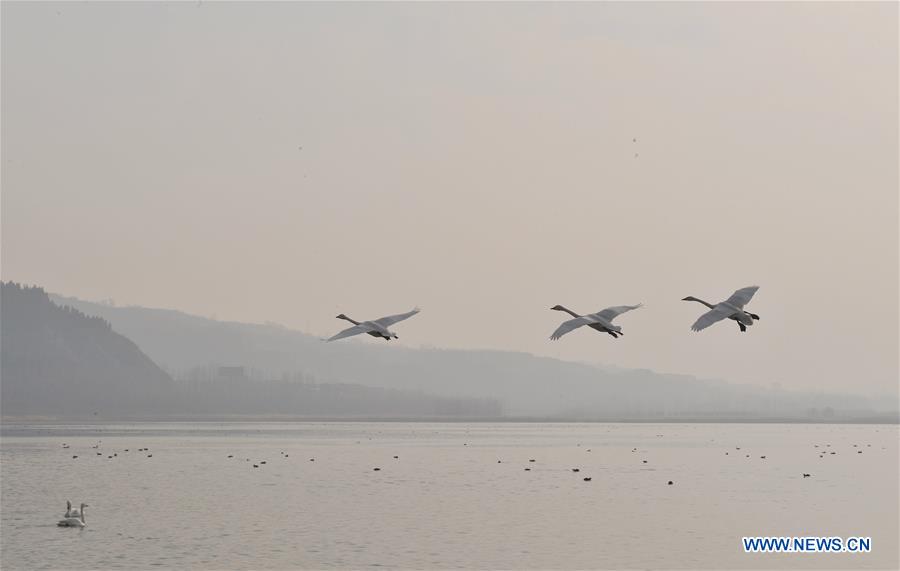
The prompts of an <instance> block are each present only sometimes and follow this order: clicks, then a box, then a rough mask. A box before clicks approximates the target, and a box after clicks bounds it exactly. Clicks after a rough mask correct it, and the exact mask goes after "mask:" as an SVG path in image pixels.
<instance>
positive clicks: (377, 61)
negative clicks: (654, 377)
mask: <svg viewBox="0 0 900 571" xmlns="http://www.w3.org/2000/svg"><path fill="white" fill-rule="evenodd" d="M897 17H898V5H897V4H896V3H791V4H787V3H766V4H753V5H750V4H733V3H716V4H688V3H667V4H651V3H632V4H618V3H605V4H586V3H580V4H506V3H504V4H496V3H495V4H453V5H450V4H408V3H402V4H401V3H392V4H351V3H340V4H337V3H332V4H314V3H303V4H289V3H274V4H258V3H230V4H211V3H206V2H204V3H202V4H198V3H177V4H175V3H169V4H163V3H145V4H133V3H78V4H76V3H63V4H51V3H28V4H19V3H10V2H3V4H2V156H3V165H2V167H3V168H2V274H3V279H7V280H8V279H12V280H16V281H23V282H28V283H37V284H39V285H42V286H44V287H45V288H47V289H49V290H51V291H55V292H59V293H63V294H66V295H75V296H78V297H82V298H85V299H102V298H114V299H115V300H116V301H117V303H119V304H139V305H145V306H153V307H170V308H176V309H181V310H184V311H187V312H191V313H197V314H201V315H206V316H211V315H215V316H216V317H218V318H219V319H229V320H240V321H266V320H271V321H277V322H280V323H283V324H285V325H288V326H290V327H295V328H299V329H303V330H307V331H310V332H312V333H315V334H318V335H322V336H326V335H331V334H333V333H335V332H336V331H338V330H339V329H341V327H342V323H343V322H340V321H337V320H335V319H334V316H335V315H336V314H337V313H338V312H346V313H347V314H349V315H350V316H351V317H355V318H358V319H369V318H375V317H380V316H382V315H386V314H391V313H397V312H400V311H406V310H408V309H409V308H411V307H412V306H413V305H416V304H418V305H420V306H421V307H422V308H423V311H422V313H421V314H420V315H418V316H416V317H414V318H412V319H410V320H409V321H406V322H404V323H402V324H400V325H398V326H397V327H396V330H397V332H398V333H399V335H400V342H401V343H405V344H408V345H412V346H418V345H428V346H438V347H460V348H497V349H511V350H521V351H528V352H533V353H537V354H543V355H550V356H555V357H560V358H565V359H575V360H582V361H590V362H600V363H607V364H614V365H619V366H623V367H637V368H649V369H654V370H658V371H666V372H682V373H689V374H696V375H700V376H709V377H720V378H726V379H730V380H734V381H742V382H752V383H756V384H761V385H769V384H771V383H775V382H779V383H781V386H782V387H784V388H798V389H800V388H802V389H811V388H822V389H825V390H849V391H853V392H862V393H877V392H896V387H897V382H898V315H900V311H898V113H897V101H898V71H897V66H898V56H897V54H898V41H897ZM634 138H636V139H637V142H633V139H634ZM300 147H302V149H301V148H300ZM636 153H637V154H638V155H639V156H637V157H635V154H636ZM754 284H755V285H759V286H761V289H760V290H759V292H758V293H757V295H756V297H755V298H754V300H753V301H752V303H751V305H750V306H749V308H750V309H751V310H752V311H754V312H756V313H759V314H760V316H761V318H762V319H761V320H760V321H759V322H758V323H757V324H756V325H755V326H754V327H753V328H752V329H751V330H750V331H749V332H748V333H747V334H740V332H739V331H738V329H737V327H736V325H735V324H733V323H730V322H729V323H720V324H717V325H716V326H714V327H712V328H710V329H708V330H706V331H703V332H702V333H699V334H695V333H692V332H691V331H690V330H689V327H690V325H691V323H693V321H694V320H695V319H696V318H697V317H698V316H699V315H700V314H701V313H702V312H703V311H704V310H705V309H704V308H703V307H702V306H700V305H698V304H695V303H687V302H682V301H679V300H680V298H682V297H684V296H686V295H695V296H697V297H701V298H704V299H707V300H708V301H712V302H716V301H720V300H722V299H724V298H726V297H727V296H728V295H730V294H731V292H732V291H734V290H735V289H737V288H739V287H743V286H747V285H754ZM638 302H643V303H645V304H646V307H645V308H642V309H640V310H637V311H634V312H631V313H628V314H626V315H623V316H622V317H621V318H620V319H619V321H618V323H619V324H620V325H622V326H623V328H624V331H625V333H626V334H625V336H624V337H623V338H620V339H618V340H614V339H612V338H611V337H609V336H606V335H600V334H597V333H595V332H593V331H588V330H580V331H576V332H574V333H571V334H569V335H568V336H566V337H564V338H563V339H562V340H560V341H558V342H551V341H549V340H548V339H547V338H548V337H549V335H550V333H551V332H552V331H553V330H554V329H555V328H556V326H557V325H558V324H559V323H560V322H561V321H562V320H563V318H564V317H565V316H564V315H563V314H561V313H558V312H554V311H549V309H548V308H549V307H551V306H552V305H554V304H558V303H559V304H563V305H566V306H568V307H570V308H572V309H574V310H575V311H579V312H582V313H587V312H592V311H597V310H599V309H602V308H604V307H607V306H609V305H620V304H633V303H638ZM364 342H369V341H364ZM371 342H379V340H372V341H371Z"/></svg>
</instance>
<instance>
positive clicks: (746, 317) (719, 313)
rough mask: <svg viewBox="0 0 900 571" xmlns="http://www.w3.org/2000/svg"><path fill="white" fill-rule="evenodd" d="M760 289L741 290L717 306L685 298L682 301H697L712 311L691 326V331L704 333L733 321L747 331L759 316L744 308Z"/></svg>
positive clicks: (754, 287) (692, 298)
mask: <svg viewBox="0 0 900 571" xmlns="http://www.w3.org/2000/svg"><path fill="white" fill-rule="evenodd" d="M758 289H759V286H749V287H745V288H741V289H739V290H737V291H736V292H734V293H733V294H731V297H729V298H728V299H726V300H725V301H723V302H721V303H717V304H716V305H712V304H710V303H707V302H705V301H703V300H702V299H698V298H696V297H693V296H688V297H685V298H683V299H682V300H681V301H696V302H698V303H702V304H703V305H705V306H706V307H708V308H709V309H710V310H709V311H707V312H706V313H704V314H703V315H701V316H700V319H698V320H697V321H695V322H694V324H693V325H691V330H692V331H702V330H704V329H706V328H707V327H709V326H710V325H712V324H713V323H715V322H717V321H721V320H723V319H733V320H735V321H737V324H738V327H740V328H741V331H746V330H747V327H748V326H750V325H753V320H759V316H758V315H756V314H755V313H750V312H748V311H744V306H745V305H747V304H748V303H750V300H751V299H752V298H753V294H755V293H756V290H758Z"/></svg>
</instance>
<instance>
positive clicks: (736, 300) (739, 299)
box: [725, 286, 759, 309]
mask: <svg viewBox="0 0 900 571" xmlns="http://www.w3.org/2000/svg"><path fill="white" fill-rule="evenodd" d="M758 289H759V286H750V287H744V288H741V289H739V290H737V291H736V292H734V293H733V294H731V297H729V298H728V299H726V300H725V303H729V304H731V305H733V306H735V307H738V308H740V309H743V308H744V306H745V305H747V304H748V303H750V300H751V299H752V298H753V294H754V293H756V290H758Z"/></svg>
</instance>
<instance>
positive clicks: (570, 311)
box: [559, 305, 581, 317]
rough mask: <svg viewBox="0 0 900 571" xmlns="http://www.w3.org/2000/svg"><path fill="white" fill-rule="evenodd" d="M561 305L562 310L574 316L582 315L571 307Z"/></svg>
mask: <svg viewBox="0 0 900 571" xmlns="http://www.w3.org/2000/svg"><path fill="white" fill-rule="evenodd" d="M559 307H560V311H565V312H566V313H568V314H569V315H571V316H572V317H581V316H580V315H578V314H577V313H575V312H574V311H572V310H571V309H569V308H568V307H564V306H562V305H560V306H559Z"/></svg>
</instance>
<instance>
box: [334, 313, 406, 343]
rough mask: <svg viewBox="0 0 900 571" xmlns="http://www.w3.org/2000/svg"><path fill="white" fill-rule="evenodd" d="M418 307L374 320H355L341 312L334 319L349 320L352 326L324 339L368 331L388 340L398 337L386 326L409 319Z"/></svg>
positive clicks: (373, 335) (350, 335) (339, 337)
mask: <svg viewBox="0 0 900 571" xmlns="http://www.w3.org/2000/svg"><path fill="white" fill-rule="evenodd" d="M419 311H420V310H419V308H418V307H417V308H415V309H413V310H412V311H409V312H407V313H400V314H397V315H389V316H387V317H382V318H381V319H375V320H374V321H363V322H359V321H355V320H353V319H350V318H349V317H347V316H346V315H344V314H343V313H342V314H340V315H338V316H337V317H336V319H343V320H345V321H349V322H350V323H352V324H353V327H350V328H348V329H344V330H343V331H341V332H340V333H338V334H337V335H334V336H333V337H330V338H328V339H326V340H325V341H337V340H338V339H343V338H344V337H352V336H353V335H359V334H360V333H368V334H369V335H371V336H372V337H381V338H382V339H387V340H388V341H390V340H391V339H399V337H397V334H396V333H394V332H393V331H390V330H388V327H390V326H391V325H393V324H395V323H397V322H400V321H403V320H404V319H409V318H410V317H412V316H413V315H415V314H417V313H419Z"/></svg>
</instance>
